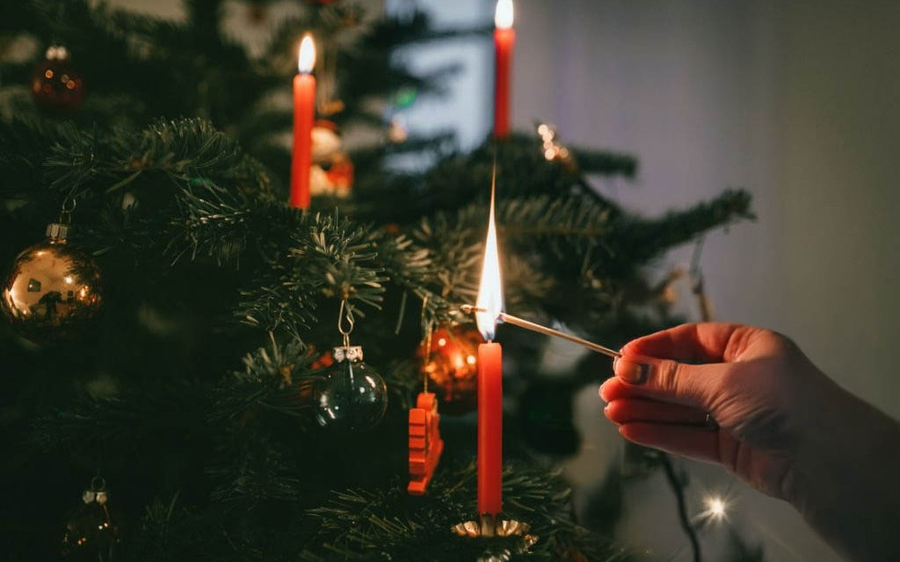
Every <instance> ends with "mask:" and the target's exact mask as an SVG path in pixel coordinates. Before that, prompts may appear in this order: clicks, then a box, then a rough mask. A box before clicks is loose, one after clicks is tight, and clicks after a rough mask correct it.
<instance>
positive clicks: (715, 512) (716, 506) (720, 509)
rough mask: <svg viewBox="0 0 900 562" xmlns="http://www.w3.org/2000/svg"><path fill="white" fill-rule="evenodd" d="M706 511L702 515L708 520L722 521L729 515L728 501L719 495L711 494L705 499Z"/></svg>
mask: <svg viewBox="0 0 900 562" xmlns="http://www.w3.org/2000/svg"><path fill="white" fill-rule="evenodd" d="M703 503H704V504H705V505H706V511H704V512H703V513H701V514H700V515H701V517H702V518H704V519H707V520H713V521H721V520H723V519H726V518H727V517H728V503H727V502H726V501H725V500H724V499H723V498H721V497H719V496H709V497H707V498H705V499H704V500H703Z"/></svg>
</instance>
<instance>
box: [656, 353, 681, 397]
mask: <svg viewBox="0 0 900 562" xmlns="http://www.w3.org/2000/svg"><path fill="white" fill-rule="evenodd" d="M682 368H683V366H682V365H681V364H680V363H677V362H676V361H671V360H668V359H666V360H663V361H660V362H659V364H658V365H657V366H656V384H657V385H658V386H659V388H660V389H662V390H667V391H670V392H672V391H676V390H677V389H678V378H679V376H678V375H679V371H680V370H681V369H682Z"/></svg>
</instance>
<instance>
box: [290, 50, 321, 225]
mask: <svg viewBox="0 0 900 562" xmlns="http://www.w3.org/2000/svg"><path fill="white" fill-rule="evenodd" d="M315 63H316V45H315V43H313V40H312V36H310V35H309V34H306V35H304V36H303V41H301V43H300V58H299V61H298V64H297V67H298V69H299V71H300V72H299V73H298V74H297V76H295V77H294V150H293V155H292V158H291V207H294V208H297V209H308V208H309V203H310V195H309V172H310V168H311V167H312V129H313V118H314V116H315V104H316V78H315V76H313V75H312V70H313V66H314V65H315Z"/></svg>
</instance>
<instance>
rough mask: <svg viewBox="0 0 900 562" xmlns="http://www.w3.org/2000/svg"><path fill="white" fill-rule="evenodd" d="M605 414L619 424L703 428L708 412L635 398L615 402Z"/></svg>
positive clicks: (605, 410)
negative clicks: (635, 423) (636, 423)
mask: <svg viewBox="0 0 900 562" xmlns="http://www.w3.org/2000/svg"><path fill="white" fill-rule="evenodd" d="M603 413H604V415H606V417H607V418H609V420H610V421H612V422H614V423H617V424H626V423H633V422H648V423H662V424H682V425H695V426H702V425H703V424H705V423H706V412H705V411H703V410H699V409H697V408H691V407H689V406H681V405H679V404H667V403H665V402H657V401H655V400H642V399H635V398H622V399H618V400H613V401H612V402H610V403H609V404H608V405H607V406H606V408H605V409H604V410H603Z"/></svg>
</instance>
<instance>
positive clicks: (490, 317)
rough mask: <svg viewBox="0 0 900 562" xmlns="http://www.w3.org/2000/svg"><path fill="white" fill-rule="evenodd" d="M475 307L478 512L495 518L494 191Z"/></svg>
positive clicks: (497, 307)
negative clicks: (478, 334) (480, 341)
mask: <svg viewBox="0 0 900 562" xmlns="http://www.w3.org/2000/svg"><path fill="white" fill-rule="evenodd" d="M476 307H477V310H478V311H477V312H476V313H475V322H476V323H477V324H478V331H480V332H481V335H482V336H484V339H485V340H487V342H488V343H483V344H481V345H479V346H478V512H479V513H480V514H481V515H490V516H491V517H494V518H496V516H497V515H498V514H499V513H500V510H501V506H502V501H503V493H502V488H503V476H502V473H503V370H502V363H503V352H502V349H501V347H500V344H499V343H493V342H492V341H491V340H493V338H494V330H495V328H496V327H497V317H498V316H499V315H500V313H501V312H503V289H502V284H501V281H500V256H499V252H498V251H497V228H496V226H495V224H494V194H493V190H492V192H491V215H490V219H489V221H488V232H487V239H486V241H485V245H484V265H483V267H482V270H481V285H480V286H479V288H478V299H477V301H476Z"/></svg>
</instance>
